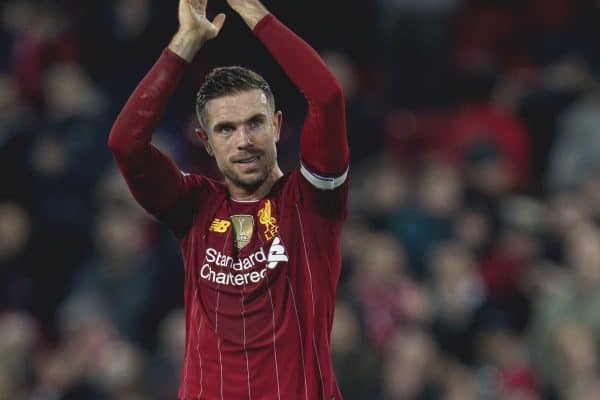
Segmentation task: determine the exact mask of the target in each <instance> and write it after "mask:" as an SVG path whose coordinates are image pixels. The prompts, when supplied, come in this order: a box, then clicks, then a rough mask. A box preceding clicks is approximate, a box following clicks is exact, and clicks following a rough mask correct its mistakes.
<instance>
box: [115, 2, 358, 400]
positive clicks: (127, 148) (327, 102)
mask: <svg viewBox="0 0 600 400" xmlns="http://www.w3.org/2000/svg"><path fill="white" fill-rule="evenodd" d="M227 2H228V4H229V6H230V7H231V8H232V9H233V10H235V11H236V12H237V13H238V14H239V15H240V17H241V18H242V19H243V20H244V21H245V23H246V24H247V25H248V26H249V27H250V29H251V30H252V31H253V33H254V34H255V35H256V37H257V38H258V39H259V40H260V41H261V42H262V43H263V44H264V45H265V46H266V48H267V49H268V50H269V51H270V53H271V54H272V55H273V57H274V58H275V59H276V60H277V62H279V64H280V65H281V66H282V68H283V70H284V71H285V72H286V73H287V75H288V76H289V78H290V79H291V80H292V82H294V83H295V84H296V86H297V87H298V88H299V90H300V91H302V93H303V94H304V96H305V97H306V99H307V101H308V114H307V117H306V120H305V123H304V127H303V129H302V134H301V143H300V148H301V150H300V158H301V163H300V165H299V166H298V167H297V168H295V169H293V170H292V171H291V172H290V173H289V174H287V175H283V173H282V171H281V169H280V168H279V166H278V164H277V150H276V143H277V141H278V139H279V134H280V128H281V123H282V114H281V112H280V111H276V109H275V105H274V100H273V94H272V92H271V89H270V88H269V85H268V84H267V83H266V82H265V81H264V80H263V79H262V78H261V77H260V76H259V75H258V74H256V73H254V72H252V71H249V70H247V69H245V68H241V67H224V68H217V69H215V70H214V71H213V72H211V73H210V74H209V75H208V76H207V78H206V81H205V83H204V84H203V85H202V87H201V88H200V91H199V93H198V97H197V104H196V108H197V113H198V118H199V123H200V129H199V134H200V137H201V138H202V140H203V142H204V144H205V147H206V151H207V152H208V153H209V154H210V155H211V156H213V157H214V158H215V160H216V162H217V165H218V167H219V169H220V171H221V172H222V173H223V175H224V183H220V182H216V181H213V180H211V179H208V178H207V177H204V176H200V175H194V174H188V173H184V172H181V171H179V169H178V168H177V167H176V166H175V165H174V164H173V163H172V162H171V161H170V160H169V158H167V157H166V156H165V155H164V154H162V153H161V152H160V151H159V150H157V149H156V148H155V147H153V146H152V145H151V144H150V140H151V135H152V132H153V130H154V129H155V127H156V124H157V122H158V120H159V119H160V117H161V114H162V113H163V110H164V109H165V107H166V104H167V101H168V98H169V97H170V95H171V94H172V92H173V91H174V90H175V88H176V85H177V83H178V81H179V79H180V77H181V75H182V74H183V72H184V69H185V66H186V63H187V62H189V61H191V60H192V59H193V58H194V56H195V55H196V53H197V52H198V50H199V49H200V48H201V47H202V45H203V44H204V43H205V42H206V41H207V40H210V39H213V38H214V37H216V36H217V35H218V34H219V31H220V29H221V28H222V26H223V24H224V21H225V16H224V15H223V14H219V15H217V16H216V17H215V18H214V19H213V21H212V22H211V21H209V20H208V19H207V18H206V0H180V3H179V25H180V26H179V29H178V31H177V33H176V34H175V35H174V37H173V38H172V40H171V42H170V43H169V45H168V48H166V49H165V50H164V51H163V53H162V55H161V56H160V58H159V60H158V61H157V62H156V64H155V65H154V66H153V67H152V69H151V70H150V71H149V72H148V74H147V75H146V77H145V78H144V79H143V80H142V82H141V83H140V84H139V86H138V87H137V88H136V89H135V91H134V92H133V94H132V95H131V97H130V99H129V100H128V102H127V104H126V105H125V107H124V108H123V110H122V111H121V114H120V115H119V117H118V118H117V120H116V122H115V124H114V126H113V129H112V131H111V134H110V139H109V147H110V149H111V151H112V152H113V155H114V158H115V160H116V162H117V164H118V166H119V168H120V170H121V172H122V173H123V175H124V177H125V179H126V181H127V183H128V185H129V187H130V189H131V191H132V193H133V195H134V196H135V198H136V199H137V200H138V201H139V203H140V204H141V205H142V206H143V207H144V208H145V209H146V210H148V211H149V212H150V213H152V214H153V215H155V216H156V217H157V218H159V219H160V220H162V221H164V222H165V223H166V224H167V225H168V226H169V227H170V228H171V229H172V230H173V231H174V233H175V234H176V235H177V237H178V239H179V241H180V246H181V251H182V254H183V259H184V265H185V308H186V332H187V338H186V349H185V361H184V365H183V369H182V374H181V385H180V390H179V397H180V398H181V399H236V400H238V399H262V400H268V399H278V400H281V399H285V400H289V399H310V400H314V399H327V400H330V399H341V394H340V391H339V389H338V387H337V384H336V382H335V378H334V375H333V370H332V364H331V357H330V351H329V337H330V332H331V325H332V319H333V309H334V304H335V291H336V286H337V281H338V278H339V274H340V266H341V259H340V246H339V245H340V235H341V229H342V223H343V220H344V218H345V216H346V198H347V191H348V188H347V185H348V184H347V182H346V176H347V171H348V158H349V157H348V154H349V152H348V146H347V140H346V126H345V111H344V101H343V95H342V92H341V89H340V86H339V84H338V83H337V81H336V80H335V78H334V77H333V75H332V74H331V73H330V72H329V70H328V69H327V67H326V66H325V64H324V63H323V61H322V60H321V59H320V58H319V57H318V55H317V53H316V52H315V51H314V50H313V49H312V48H310V47H309V46H308V45H307V44H306V43H305V42H304V41H303V40H302V39H300V38H299V37H298V36H296V35H295V34H294V33H292V32H291V31H290V30H289V29H287V28H286V27H285V26H284V25H283V24H282V23H281V22H279V21H278V20H277V19H276V18H275V17H274V16H273V15H272V14H270V13H269V11H268V10H267V9H266V8H265V7H264V5H263V4H261V3H260V2H259V1H258V0H227Z"/></svg>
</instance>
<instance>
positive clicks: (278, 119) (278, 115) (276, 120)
mask: <svg viewBox="0 0 600 400" xmlns="http://www.w3.org/2000/svg"><path fill="white" fill-rule="evenodd" d="M282 122H283V113H282V112H281V111H276V112H275V115H274V116H273V124H274V125H275V143H278V142H279V136H280V134H281V125H282Z"/></svg>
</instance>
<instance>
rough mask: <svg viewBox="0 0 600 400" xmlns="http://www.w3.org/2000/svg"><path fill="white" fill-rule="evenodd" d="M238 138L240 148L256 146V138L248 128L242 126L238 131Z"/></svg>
mask: <svg viewBox="0 0 600 400" xmlns="http://www.w3.org/2000/svg"><path fill="white" fill-rule="evenodd" d="M237 136H238V138H237V140H238V147H239V148H246V147H249V146H254V137H253V136H252V134H251V133H250V130H249V129H248V128H247V127H246V126H243V125H242V126H240V128H239V129H238V131H237Z"/></svg>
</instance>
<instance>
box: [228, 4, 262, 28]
mask: <svg viewBox="0 0 600 400" xmlns="http://www.w3.org/2000/svg"><path fill="white" fill-rule="evenodd" d="M235 11H236V12H237V13H238V14H239V15H240V17H242V19H243V20H244V22H245V23H246V25H248V27H249V28H250V29H252V30H253V29H254V27H255V26H256V24H258V23H259V22H260V20H261V19H263V18H264V17H266V16H267V15H268V14H269V10H267V8H266V7H265V6H263V5H262V4H251V5H248V6H245V7H243V8H238V9H236V10H235Z"/></svg>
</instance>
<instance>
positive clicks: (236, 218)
mask: <svg viewBox="0 0 600 400" xmlns="http://www.w3.org/2000/svg"><path fill="white" fill-rule="evenodd" d="M231 221H232V222H233V231H234V232H235V247H237V248H238V249H241V248H242V247H244V246H246V245H247V244H248V243H250V240H251V239H252V232H253V231H254V218H253V217H252V215H232V216H231Z"/></svg>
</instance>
